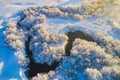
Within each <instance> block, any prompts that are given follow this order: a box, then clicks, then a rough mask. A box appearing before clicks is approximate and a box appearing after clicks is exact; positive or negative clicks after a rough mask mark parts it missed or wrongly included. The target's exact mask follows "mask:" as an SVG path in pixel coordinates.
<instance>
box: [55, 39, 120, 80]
mask: <svg viewBox="0 0 120 80" xmlns="http://www.w3.org/2000/svg"><path fill="white" fill-rule="evenodd" d="M64 75H66V76H64ZM56 76H62V77H64V79H65V80H119V79H120V77H119V76H120V59H119V58H118V57H117V56H116V57H114V56H113V55H111V54H108V53H106V52H105V49H104V48H101V47H100V46H98V45H97V44H96V43H94V42H87V41H85V40H81V39H76V40H75V41H74V43H73V48H72V50H71V55H70V56H69V57H67V58H66V59H64V60H63V61H62V63H61V65H60V66H59V67H57V69H56ZM60 80H61V79H60Z"/></svg>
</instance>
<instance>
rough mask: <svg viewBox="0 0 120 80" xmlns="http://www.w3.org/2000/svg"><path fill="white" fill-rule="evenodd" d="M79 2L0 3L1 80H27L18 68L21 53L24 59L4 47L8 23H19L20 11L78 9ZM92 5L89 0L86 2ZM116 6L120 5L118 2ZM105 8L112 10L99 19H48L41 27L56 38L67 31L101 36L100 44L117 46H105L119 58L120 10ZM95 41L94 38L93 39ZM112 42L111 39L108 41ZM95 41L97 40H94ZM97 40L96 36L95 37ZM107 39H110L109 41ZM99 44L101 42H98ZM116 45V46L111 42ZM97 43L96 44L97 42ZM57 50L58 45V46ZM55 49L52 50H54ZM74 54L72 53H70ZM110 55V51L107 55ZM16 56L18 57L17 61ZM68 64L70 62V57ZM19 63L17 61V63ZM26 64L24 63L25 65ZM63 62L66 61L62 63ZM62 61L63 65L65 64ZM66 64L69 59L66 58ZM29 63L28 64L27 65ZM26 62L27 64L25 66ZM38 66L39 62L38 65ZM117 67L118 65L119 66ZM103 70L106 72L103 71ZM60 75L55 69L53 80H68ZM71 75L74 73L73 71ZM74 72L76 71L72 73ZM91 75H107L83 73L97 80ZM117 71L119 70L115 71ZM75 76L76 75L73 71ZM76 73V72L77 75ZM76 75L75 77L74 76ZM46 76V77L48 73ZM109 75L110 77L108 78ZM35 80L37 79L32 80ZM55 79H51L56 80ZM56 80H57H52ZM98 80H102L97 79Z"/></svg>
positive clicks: (7, 0) (17, 0)
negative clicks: (47, 6) (4, 34)
mask: <svg viewBox="0 0 120 80" xmlns="http://www.w3.org/2000/svg"><path fill="white" fill-rule="evenodd" d="M82 1H84V0H54V1H52V0H51V1H50V0H5V1H4V0H0V11H1V13H0V50H1V51H0V62H3V63H1V66H2V67H1V66H0V72H1V74H0V79H4V80H9V79H10V80H15V79H16V80H17V79H18V80H19V79H22V80H26V77H25V75H24V71H25V70H24V69H23V68H21V67H20V65H19V63H22V62H21V61H23V62H24V63H26V62H25V61H26V60H25V58H24V56H25V55H24V50H23V51H22V50H21V52H22V54H23V55H19V52H18V54H17V52H16V54H15V51H14V50H12V49H11V48H9V47H6V46H4V43H5V42H4V40H3V39H4V36H3V31H4V30H5V29H6V24H8V23H10V22H17V21H19V20H20V18H21V15H20V14H19V10H23V9H26V8H27V7H37V6H44V5H50V6H52V5H54V6H57V7H67V6H73V5H75V6H78V5H80V4H81V3H82ZM89 1H92V0H89ZM117 3H118V4H119V2H117ZM107 6H112V7H111V8H109V7H108V9H106V10H105V11H104V12H102V13H103V14H105V15H102V14H101V15H102V16H99V17H94V16H92V17H88V18H86V19H81V20H74V19H71V18H68V19H64V18H58V17H56V18H48V17H47V19H46V21H45V22H43V23H42V25H44V26H46V31H47V32H53V33H57V34H65V33H67V32H69V31H76V30H80V31H83V32H85V33H87V34H90V35H92V36H93V37H94V34H96V33H98V34H103V35H104V36H105V38H103V42H104V39H105V40H106V42H111V44H114V43H115V45H114V46H117V47H115V48H111V46H109V45H108V46H107V47H108V50H109V49H110V50H111V49H114V50H115V51H117V52H118V54H116V55H117V56H119V55H120V46H119V42H120V14H119V13H120V6H119V5H107ZM106 37H107V38H108V37H110V40H107V39H106ZM95 38H96V37H95ZM111 38H112V39H111ZM96 39H97V38H96ZM98 39H99V36H98ZM108 39H109V38H108ZM100 41H102V40H100ZM114 41H115V42H114ZM117 41H118V45H117ZM96 42H97V40H96ZM58 46H60V45H58ZM101 46H102V47H103V48H104V45H103V44H101ZM54 47H55V46H54ZM73 51H74V50H73ZM108 52H109V51H108ZM16 55H17V57H16ZM18 55H19V56H22V60H20V59H21V58H20V59H19V56H18ZM70 59H71V60H73V59H74V58H73V59H72V58H71V57H70ZM19 60H20V61H19ZM24 60H25V61H24ZM64 61H67V59H66V60H64ZM64 61H63V62H64ZM68 61H69V58H68ZM28 62H29V61H28ZM28 62H27V63H28ZM38 62H39V61H38ZM23 65H24V64H23ZM69 65H71V62H70V64H69V63H68V64H64V63H63V64H62V65H61V66H62V68H63V69H64V70H69V69H65V68H64V67H66V66H67V68H68V67H71V66H69ZM119 66H120V65H119ZM107 68H108V70H109V69H113V71H114V72H116V73H115V74H117V71H116V70H115V69H116V68H118V66H115V69H114V68H112V67H111V66H110V67H107ZM105 69H106V68H105ZM60 71H62V69H59V68H57V69H56V74H57V75H56V76H55V78H58V79H63V80H64V79H65V80H66V79H69V78H70V77H69V76H66V77H67V78H65V77H63V76H61V75H63V74H62V72H61V74H59V72H60ZM73 71H74V69H73ZM75 71H76V70H75ZM90 71H91V72H92V71H93V72H92V73H93V74H95V73H94V72H96V73H97V74H98V75H100V76H101V74H105V73H107V72H108V71H104V68H103V71H101V73H100V72H99V71H97V70H95V69H87V70H86V75H88V77H90V78H91V79H93V80H94V79H95V78H96V77H99V76H98V75H95V76H96V77H95V78H94V77H92V76H91V74H90V73H89V72H90ZM118 71H119V69H118ZM76 72H77V71H76ZM77 73H78V72H77ZM64 74H65V75H66V74H72V73H67V72H66V73H64ZM75 74H76V73H75ZM82 74H83V73H81V72H80V73H79V74H78V75H77V77H76V78H79V77H80V79H81V80H84V75H82ZM48 75H49V73H48ZM110 75H111V74H110ZM39 76H40V78H41V74H40V75H39V74H38V77H39ZM45 76H46V74H45ZM35 78H36V77H35ZM35 78H33V80H34V79H35ZM55 78H54V79H55ZM55 80H56V79H55ZM69 80H70V79H69ZM100 80H101V78H100Z"/></svg>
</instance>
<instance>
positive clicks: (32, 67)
mask: <svg viewBox="0 0 120 80" xmlns="http://www.w3.org/2000/svg"><path fill="white" fill-rule="evenodd" d="M67 36H68V37H69V40H68V44H67V45H66V48H65V50H66V55H67V56H69V55H70V50H71V49H72V43H73V41H74V40H75V39H76V38H81V39H85V40H87V41H94V40H93V39H92V38H91V37H90V36H88V35H86V34H84V33H83V32H80V31H76V32H69V33H67ZM31 38H32V37H29V38H28V41H26V44H25V46H26V54H27V55H28V57H29V59H30V63H29V65H28V68H29V70H27V71H26V76H27V77H28V78H32V77H34V76H36V75H37V73H47V72H49V71H50V70H55V69H56V67H57V66H58V65H59V63H60V62H54V63H53V64H52V65H51V66H49V65H47V64H46V63H45V64H40V63H35V61H34V59H33V58H32V52H31V51H30V49H29V45H30V41H31Z"/></svg>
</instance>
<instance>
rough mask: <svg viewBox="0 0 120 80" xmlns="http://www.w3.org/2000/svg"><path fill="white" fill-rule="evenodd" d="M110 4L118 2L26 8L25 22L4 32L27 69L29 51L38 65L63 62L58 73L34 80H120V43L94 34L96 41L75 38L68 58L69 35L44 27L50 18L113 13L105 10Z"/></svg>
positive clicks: (20, 22) (54, 72)
mask: <svg viewBox="0 0 120 80" xmlns="http://www.w3.org/2000/svg"><path fill="white" fill-rule="evenodd" d="M107 3H114V2H112V0H110V1H109V0H104V1H103V0H99V1H95V2H91V3H89V2H86V1H85V2H83V3H82V4H81V5H80V6H70V7H54V6H51V7H49V6H45V7H31V8H28V9H25V10H23V11H22V12H21V15H22V19H21V20H20V21H18V23H10V24H8V25H7V28H6V30H5V31H4V35H5V42H6V44H7V45H8V46H10V47H12V48H13V49H15V50H17V52H16V56H17V57H18V63H19V64H20V66H21V67H27V66H28V65H29V63H30V61H31V60H29V58H28V56H29V55H26V54H25V50H26V49H27V50H30V51H29V52H31V53H32V56H31V57H32V58H33V59H34V60H35V62H37V63H40V64H44V63H47V64H48V65H52V63H54V62H60V61H61V62H60V64H59V66H58V67H57V68H56V69H55V70H54V71H49V72H48V73H38V75H37V76H35V77H33V78H32V79H33V80H43V79H44V80H120V41H117V40H113V39H112V38H109V37H106V36H104V35H101V34H95V35H91V37H92V39H93V40H94V42H90V41H86V40H82V39H75V41H74V42H73V46H72V49H71V51H70V56H66V51H65V47H66V45H67V43H68V36H67V35H66V34H60V33H55V32H48V30H47V28H48V26H47V27H46V25H44V22H45V21H46V20H47V18H54V17H59V18H65V19H71V18H72V19H74V20H81V19H84V18H89V17H93V16H96V17H98V16H104V15H106V14H108V13H106V12H109V11H106V10H108V9H106V8H107V7H105V6H106V5H107ZM68 28H70V27H68ZM73 29H74V28H73ZM76 29H77V28H76ZM76 29H75V30H76ZM75 30H73V31H75ZM69 31H70V30H69ZM77 31H79V30H77ZM66 32H67V31H66ZM85 34H87V33H85ZM21 50H23V52H22V51H21ZM26 53H28V52H26ZM0 67H1V66H0ZM0 69H2V68H0ZM0 71H1V70H0Z"/></svg>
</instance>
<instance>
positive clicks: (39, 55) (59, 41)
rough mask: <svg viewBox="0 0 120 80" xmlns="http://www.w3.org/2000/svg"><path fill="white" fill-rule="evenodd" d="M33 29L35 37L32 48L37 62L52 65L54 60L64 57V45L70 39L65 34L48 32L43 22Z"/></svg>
mask: <svg viewBox="0 0 120 80" xmlns="http://www.w3.org/2000/svg"><path fill="white" fill-rule="evenodd" d="M32 30H33V31H32V33H33V34H32V36H33V38H32V40H31V42H30V50H31V51H32V53H33V57H34V58H35V61H36V62H38V63H48V64H49V65H50V64H52V63H53V62H54V61H60V60H61V59H62V58H64V56H65V49H64V47H65V46H66V44H67V39H68V38H67V36H66V35H65V34H56V33H50V32H47V31H46V29H45V26H44V25H41V24H40V25H36V26H35V27H33V29H32Z"/></svg>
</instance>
